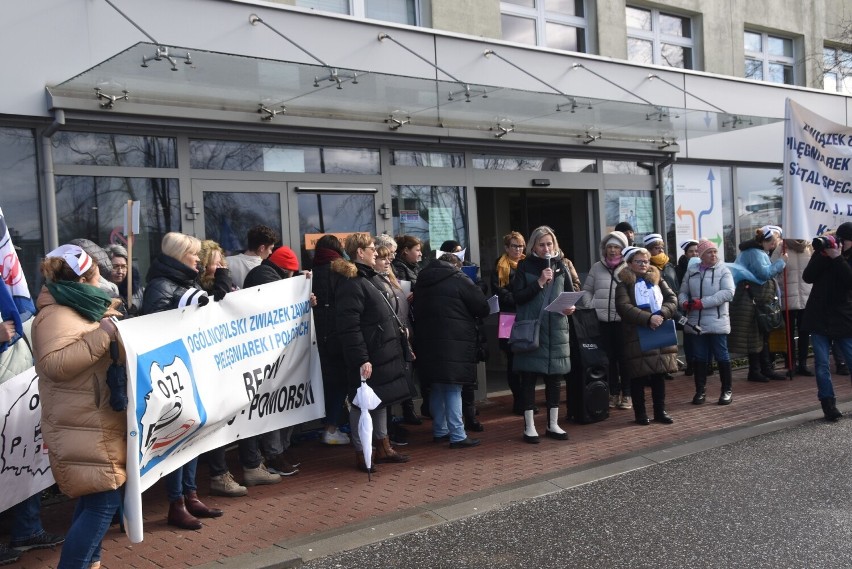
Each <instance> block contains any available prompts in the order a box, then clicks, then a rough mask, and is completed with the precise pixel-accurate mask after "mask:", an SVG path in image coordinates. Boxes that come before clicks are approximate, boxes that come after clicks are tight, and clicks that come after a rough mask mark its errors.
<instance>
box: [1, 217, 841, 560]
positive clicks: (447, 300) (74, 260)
mask: <svg viewBox="0 0 852 569" xmlns="http://www.w3.org/2000/svg"><path fill="white" fill-rule="evenodd" d="M634 238H635V234H634V232H633V228H632V227H631V226H630V224H629V223H627V222H622V223H620V224H618V225H617V226H616V228H615V229H614V230H613V231H608V232H607V233H606V234H605V235H603V237H602V239H601V240H600V259H599V260H597V261H596V262H595V263H594V264H593V265H592V266H591V267H590V269H589V271H588V274H587V276H586V277H585V279H584V280H583V281H582V282H581V279H580V277H579V275H578V272H577V269H576V268H575V266H574V264H573V263H572V261H571V260H570V259H568V258H567V257H566V255H565V252H564V251H563V250H562V249H561V248H560V246H559V242H558V240H557V236H556V234H555V232H554V231H553V229H551V228H550V227H548V226H541V227H538V228H536V229H534V230H533V231H532V232H531V234H530V236H529V239H528V240H527V239H525V237H524V236H523V235H522V234H521V233H519V232H517V231H512V232H510V233H508V234H507V235H505V237H504V238H503V246H504V253H503V255H501V256H500V257H499V258H498V259H497V260H496V261H495V263H494V269H493V272H492V273H491V279H490V283H489V284H490V286H489V284H486V283H484V282H483V281H482V280H481V275H480V273H479V268H478V267H477V266H476V265H473V264H472V263H471V262H470V261H469V260H465V256H466V251H465V250H464V249H463V248H462V245H461V244H460V243H458V242H457V241H453V240H449V241H446V242H444V243H443V244H442V245H441V246H440V248H439V249H437V250H436V251H435V253H434V257H433V258H430V259H429V260H427V261H424V260H423V249H424V243H422V242H421V240H420V239H419V238H417V237H415V236H412V235H400V236H398V237H396V238H391V237H390V236H388V235H384V234H382V235H377V236H373V235H370V234H367V233H353V234H350V235H348V236H347V237H346V238H345V240H343V241H342V242H341V240H340V239H338V237H336V236H334V235H331V234H329V235H324V236H322V237H321V238H320V239H319V240H318V241H317V242H316V245H315V248H314V250H313V258H312V267H311V270H310V271H303V273H304V274H305V276H306V277H307V278H309V279H311V289H312V293H311V298H310V304H311V306H312V310H313V321H314V324H315V326H316V328H315V331H316V340H317V349H318V353H319V361H320V365H321V368H322V376H323V390H324V399H325V409H324V415H325V418H324V427H323V429H322V431H321V436H320V441H321V443H322V444H326V445H352V447H353V450H354V453H355V467H356V468H358V469H360V470H362V471H365V472H369V473H372V472H376V470H377V468H384V466H377V464H378V465H384V464H400V463H406V462H408V461H410V460H412V456H410V455H408V454H403V453H402V452H400V451H399V448H400V447H401V446H404V445H405V444H406V440H405V439H406V436H405V430H404V429H403V428H401V427H400V426H399V424H400V423H405V424H410V425H422V424H423V422H424V419H429V420H431V430H432V436H433V440H434V441H435V442H436V443H445V444H447V445H448V448H450V449H464V448H470V447H475V446H478V445H479V444H480V443H481V441H480V439H478V438H474V437H471V436H469V435H468V431H473V432H481V431H482V430H484V426H483V425H482V424H481V423H480V422H479V421H478V420H477V418H476V416H477V411H476V404H475V390H476V386H477V366H478V364H479V363H480V362H482V361H486V359H487V358H488V354H487V343H488V342H487V339H486V338H485V337H484V334H483V319H484V318H486V317H487V316H488V315H489V314H490V313H493V312H494V310H493V307H492V306H490V305H489V296H491V295H495V296H496V297H497V300H498V303H499V310H500V312H501V314H512V315H514V322H515V324H514V326H513V329H512V333H511V334H507V337H504V338H501V339H500V341H499V346H500V349H501V352H502V353H503V354H505V362H506V383H507V385H508V388H509V389H510V391H511V394H512V409H511V411H512V413H514V414H515V415H518V416H521V417H522V418H523V424H522V429H520V428H519V431H521V432H520V433H519V435H520V437H519V440H522V441H524V442H526V443H530V444H538V443H540V441H541V439H540V437H539V431H538V429H537V428H536V424H535V415H536V414H537V413H539V409H538V407H537V404H536V403H537V402H536V385H537V383H538V381H539V379H541V380H542V382H543V383H544V404H545V408H544V410H545V413H544V415H545V417H544V424H545V428H544V435H545V436H546V437H547V438H551V439H554V440H557V441H566V440H568V433H567V432H566V431H565V429H564V428H563V425H564V424H565V421H564V418H563V420H562V421H560V416H559V408H560V405H559V404H560V397H561V384H562V381H563V379H565V378H566V375H567V374H569V373H570V372H571V370H572V366H577V365H578V363H577V360H576V358H577V354H576V353H572V341H574V342H576V339H575V338H572V334H574V332H573V325H572V316H573V315H574V314H575V312H576V311H577V310H585V311H587V313H588V314H590V315H591V314H593V315H594V318H593V320H595V319H596V320H597V324H598V329H597V331H596V335H597V337H598V338H599V340H600V347H601V349H602V350H603V351H604V353H605V359H606V360H607V361H608V364H609V367H608V376H607V379H608V384H609V390H610V391H609V393H610V398H609V407H610V408H612V409H619V410H630V409H632V410H633V417H634V421H635V423H636V424H638V425H643V426H644V425H649V424H650V423H651V422H652V421H653V422H656V423H660V424H666V425H667V424H672V423H673V422H674V421H675V419H674V418H673V417H672V416H671V415H670V414H669V413H668V412H667V411H666V380H668V379H672V378H673V376H674V374H677V373H679V372H680V371H681V369H680V368H681V366H680V365H679V361H678V354H679V345H678V340H677V336H676V335H675V332H674V330H675V322H677V323H678V324H677V326H678V328H679V329H681V330H682V334H681V338H682V339H681V345H682V347H683V353H684V358H685V366H683V370H682V371H683V372H684V374H685V375H686V376H691V377H692V378H693V380H694V383H695V395H694V397H693V399H692V403H693V404H695V405H701V404H704V403H705V402H706V389H707V380H708V376H710V375H712V373H713V372H712V368H713V362H715V367H716V368H717V369H718V376H719V380H720V390H719V398H718V404H719V405H730V404H731V403H732V402H733V399H734V398H733V386H732V363H731V359H732V358H731V354H732V353H733V354H738V355H743V356H745V357H747V360H748V376H747V379H748V381H753V382H761V383H765V382H769V381H771V380H777V379H787V378H788V377H789V376H790V374H792V373H795V374H798V375H802V376H814V375H815V376H816V383H817V387H818V398H819V400H820V402H821V405H822V408H823V411H824V414H825V417H826V419H827V420H829V421H836V420H837V419H838V418H839V417H840V416H841V415H842V414H841V413H840V411H839V410H838V409H837V407H836V400H835V395H834V391H833V387H832V381H831V372H830V369H829V354H830V352H831V350H832V349H834V350H835V362H836V365H837V366H838V370H837V371H838V373H848V372H847V371H846V370H845V368H840V366H841V365H844V366H845V364H844V362H845V361H849V358H852V335H850V333H849V332H848V331H849V330H852V223H844V224H842V225H840V226H839V227H838V228H837V230H836V231H835V232H829V233H828V234H826V235H824V236H822V237H820V239H822V241H816V240H815V244H816V245H818V251H816V252H815V251H814V247H813V246H812V244H811V243H809V242H807V241H801V240H784V239H783V238H782V230H781V228H780V227H778V226H774V225H768V226H765V227H762V228H760V229H759V230H757V231H756V233H755V235H754V238H753V239H751V240H748V241H746V242H744V243H742V244H740V246H739V248H740V254H739V255H738V256H737V258H736V260H735V261H734V262H733V263H725V262H723V261H721V259H720V255H719V251H718V249H717V244H715V243H714V242H712V241H710V240H707V239H703V238H702V239H697V240H687V241H685V242H683V243H680V244H679V247H680V249H681V250H682V251H683V254H682V255H681V257H680V258H679V259H678V261H677V262H676V263H673V262H672V261H671V260H670V258H669V256H668V254H667V253H666V245H665V240H664V238H663V236H662V235H661V234H658V233H651V234H648V235H645V236H644V237H643V238H642V240H641V243H639V244H637V243H635V242H634ZM246 241H247V247H246V250H245V251H243V252H242V253H239V254H237V255H232V256H226V254H225V251H224V250H223V249H222V247H221V246H220V245H219V244H217V243H216V242H214V241H210V240H207V241H200V240H198V239H197V238H195V237H192V236H190V235H185V234H182V233H177V232H172V233H168V234H166V235H165V236H164V237H163V240H162V243H161V252H160V253H159V254H158V255H157V256H156V258H155V259H154V260H153V262H152V264H151V267H150V269H149V270H148V273H147V275H146V277H145V279H144V280H143V279H142V278H140V277H139V275H137V274H134V275H133V276H132V277H131V280H132V284H129V283H128V267H130V266H132V263H131V259H129V258H128V253H127V250H126V249H125V248H124V247H122V246H120V245H110V246H108V247H106V248H105V249H101V248H100V247H98V246H97V245H96V244H94V243H92V242H91V241H88V240H84V239H82V240H75V241H74V242H71V243H69V244H66V245H63V246H61V247H59V248H57V249H55V250H53V251H51V252H49V253H48V254H47V255H46V256H45V259H44V261H43V262H42V266H41V272H42V276H43V277H44V282H45V285H44V287H43V288H42V290H41V293H40V294H39V296H38V299H37V302H36V306H37V309H38V312H37V314H36V316H35V319H34V320H33V321H32V332H31V338H32V342H31V345H32V353H31V354H30V353H29V352H28V353H27V354H25V355H24V356H23V357H22V356H21V353H20V351H19V350H20V348H21V346H23V345H24V344H23V343H14V342H13V341H12V340H13V338H14V337H15V335H16V334H15V333H16V331H17V329H16V328H15V326H14V322H12V321H11V320H7V318H6V315H5V314H4V315H3V316H4V318H3V320H4V322H3V326H0V348H2V349H0V363H3V364H4V365H5V364H7V363H9V362H10V361H11V359H10V358H11V355H12V354H13V353H14V354H15V358H16V360H15V361H17V362H18V363H19V364H20V365H16V366H14V365H5V367H3V368H0V369H3V373H4V377H3V378H2V379H7V378H9V377H12V376H13V375H15V374H16V373H18V372H20V371H22V370H23V369H24V368H23V367H22V366H24V365H29V364H30V363H34V365H35V367H36V371H37V372H38V374H39V389H40V393H41V402H42V431H43V436H44V441H45V443H46V445H47V447H48V449H49V459H50V463H51V469H52V471H53V475H54V478H55V479H56V482H57V484H58V486H59V489H60V490H61V491H62V493H64V494H65V495H67V496H69V497H72V498H77V499H78V502H77V506H76V510H75V512H74V517H73V520H72V525H71V527H70V529H69V530H68V534H67V536H65V537H64V538H63V537H62V536H56V535H52V534H49V533H47V532H45V531H44V530H43V529H42V528H41V525H40V521H39V506H38V496H34V497H33V498H31V499H29V500H27V501H25V502H22V503H21V504H19V505H18V506H16V507H15V521H14V523H13V532H12V543H11V548H9V547H5V546H3V547H0V564H3V563H7V562H12V561H14V560H16V559H17V558H18V557H19V556H20V555H21V552H22V551H25V550H26V549H30V548H35V547H52V546H55V545H58V544H60V543H62V541H63V539H64V540H65V545H64V547H63V550H62V555H61V559H60V564H59V567H60V568H63V569H64V568H72V567H73V568H97V567H99V566H100V546H101V541H102V539H103V537H104V535H105V533H106V531H107V530H108V528H109V526H110V524H111V523H113V521H114V519H115V518H116V515H117V513H118V512H119V508H120V503H121V493H120V491H121V487H122V486H123V484H124V483H125V481H126V478H127V472H126V437H127V432H126V420H125V417H124V414H123V413H121V412H117V411H115V410H113V409H112V408H111V407H110V404H109V398H108V397H100V396H99V393H98V392H99V391H100V390H103V392H106V387H105V386H106V375H107V368H108V367H109V365H110V363H112V362H113V360H114V359H117V360H119V361H120V360H122V359H123V351H122V350H121V346H120V343H119V342H118V341H117V329H116V326H115V321H114V318H116V317H117V318H131V317H135V316H144V315H147V314H153V313H157V312H162V311H166V310H171V309H175V308H181V307H184V306H186V305H187V304H193V303H195V304H201V305H203V304H205V303H207V302H211V301H212V302H217V301H220V300H222V299H223V298H224V297H225V296H226V295H227V294H229V293H232V292H233V291H235V290H238V289H240V288H253V287H262V286H263V285H265V284H267V283H272V282H275V281H279V280H281V279H286V278H290V277H293V276H294V275H297V274H299V273H300V263H299V258H298V256H297V254H296V253H295V252H294V251H293V250H292V249H290V248H289V247H287V246H286V245H280V244H279V242H280V236H279V235H278V234H277V233H276V232H275V231H274V230H272V229H270V228H268V227H265V226H257V227H254V228H252V229H251V230H249V231H248V234H247V239H246ZM133 271H134V272H135V267H134V268H133ZM785 271H786V272H785ZM782 275H783V277H784V278H780V277H781V276H782ZM782 287H783V288H782ZM566 292H567V293H576V294H577V295H578V297H579V300H578V301H577V302H576V303H575V304H574V305H571V306H567V307H562V308H560V309H558V310H555V311H554V310H548V309H547V307H548V305H550V304H551V303H552V302H554V300H555V299H557V297H560V294H561V293H566ZM777 302H784V303H787V308H789V313H790V316H791V318H790V321H791V327H790V328H788V330H787V333H788V334H797V336H798V338H797V340H796V341H795V342H791V344H792V347H791V349H790V350H789V351H790V353H789V354H788V365H787V366H786V367H788V368H789V369H790V370H791V371H790V372H789V374H784V373H778V371H776V370H775V369H774V361H775V357H774V354H773V353H772V351H771V350H770V345H769V344H770V342H769V340H770V335H771V334H772V333H773V331H772V330H771V329H767V328H766V326H765V325H763V324H762V321H761V314H762V313H763V312H764V309H765V308H766V307H767V306H769V307H771V306H773V303H777ZM590 318H591V316H590ZM521 323H523V324H521ZM522 328H525V329H526V331H525V332H523V334H525V335H524V336H523V337H522V336H521V334H522V332H521V331H520V330H521V329H522ZM516 331H517V334H516ZM649 338H650V340H649ZM661 338H663V340H662V341H658V340H660V339H661ZM649 341H658V342H657V343H656V344H654V345H653V346H651V345H649V344H648V342H649ZM809 343H810V345H812V346H813V351H814V364H815V372H812V371H811V370H810V369H809V368H808V353H809ZM26 345H27V346H29V343H27V344H26ZM15 346H17V347H15ZM116 346H117V347H118V348H119V350H118V352H119V353H118V357H117V358H116V356H115V348H116ZM13 348H14V349H13ZM111 348H112V350H111ZM576 351H577V350H576V349H575V350H574V352H576ZM364 382H366V383H367V384H368V385H369V386H370V387H371V388H372V389H373V391H374V392H375V394H376V395H377V396H378V398H379V400H380V403H379V404H378V406H377V407H376V408H369V409H368V408H365V409H360V408H359V406H358V405H356V404H355V403H354V401H355V394H356V391H357V390H358V388H359V387H360V386H361V385H362V383H364ZM646 387H650V388H651V399H652V414H651V415H650V418H649V415H648V412H647V409H646V404H645V392H646ZM418 397H419V398H420V399H421V400H422V405H421V407H420V415H418V414H417V413H416V412H415V407H414V400H415V399H417V398H418ZM395 405H399V406H400V407H399V408H400V410H401V415H400V417H398V418H395V417H394V414H393V410H394V406H395ZM365 413H366V414H368V415H369V420H370V421H371V422H372V426H373V429H372V440H363V438H362V435H361V434H359V432H358V430H357V429H354V428H353V429H349V428H347V425H353V426H354V425H357V424H358V423H359V421H360V420H361V417H362V414H365ZM293 432H294V426H290V427H287V428H284V429H280V430H275V431H272V432H268V433H265V434H262V435H258V436H255V437H248V438H243V439H240V441H239V442H238V444H237V446H238V456H239V465H240V467H241V468H242V472H241V476H239V477H235V476H234V475H233V474H232V473H231V472H230V471H229V468H228V464H227V461H226V450H227V449H226V448H225V447H222V448H219V449H216V450H213V451H210V452H208V453H206V454H205V455H203V457H202V460H204V461H206V462H207V464H208V465H209V474H210V493H211V494H213V495H219V496H228V497H240V496H245V495H246V494H247V493H248V491H249V490H248V488H249V487H251V486H256V485H265V484H276V483H279V482H281V481H282V479H283V477H287V476H293V475H295V474H297V473H298V472H299V466H300V464H299V461H298V460H297V459H296V458H295V456H294V455H293V454H292V453H291V452H290V443H291V439H292V437H293ZM367 445H369V446H370V447H371V448H374V453H373V460H369V459H368V458H365V453H364V452H363V451H364V449H365V447H366V446H367ZM368 454H369V453H368ZM197 463H198V459H193V460H191V461H189V462H187V463H186V464H184V465H183V466H181V467H180V468H178V469H176V470H175V471H173V472H171V473H170V474H168V475H167V476H166V485H167V494H168V500H169V508H168V514H167V522H168V524H169V525H172V526H174V527H177V528H180V529H185V530H200V529H202V528H203V522H202V521H201V520H203V519H204V518H215V517H219V516H222V515H224V512H223V510H221V509H217V508H211V507H209V506H207V505H205V504H204V502H203V501H202V500H201V499H200V498H199V495H198V486H197V484H196V468H197ZM237 478H240V479H241V482H238V481H237Z"/></svg>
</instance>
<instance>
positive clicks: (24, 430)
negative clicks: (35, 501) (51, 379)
mask: <svg viewBox="0 0 852 569" xmlns="http://www.w3.org/2000/svg"><path fill="white" fill-rule="evenodd" d="M0 408H2V409H3V430H2V432H0V442H2V447H0V462H2V467H0V483H2V488H3V492H2V493H0V512H2V511H5V510H7V509H9V508H11V507H12V506H14V505H15V504H17V503H19V502H22V501H23V500H26V499H27V498H29V497H30V496H32V495H33V494H36V493H37V492H41V491H42V490H44V489H45V488H48V487H50V486H51V485H52V484H53V483H54V480H53V472H51V470H50V462H49V460H48V457H47V450H46V448H45V447H44V439H42V437H41V398H40V397H39V393H38V374H37V373H36V371H35V368H34V367H31V368H30V369H28V370H26V371H24V372H22V373H20V374H18V375H16V376H15V377H13V378H11V379H8V380H6V381H4V382H3V384H2V385H0ZM26 476H30V478H25V477H26Z"/></svg>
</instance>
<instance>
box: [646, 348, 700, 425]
mask: <svg viewBox="0 0 852 569" xmlns="http://www.w3.org/2000/svg"><path fill="white" fill-rule="evenodd" d="M696 363H698V362H696ZM663 377H664V376H663V375H662V374H655V375H652V376H651V400H652V401H653V402H654V422H655V423H663V424H665V425H671V424H672V423H674V419H672V418H671V415H669V414H668V413H666V383H665V380H664V379H663Z"/></svg>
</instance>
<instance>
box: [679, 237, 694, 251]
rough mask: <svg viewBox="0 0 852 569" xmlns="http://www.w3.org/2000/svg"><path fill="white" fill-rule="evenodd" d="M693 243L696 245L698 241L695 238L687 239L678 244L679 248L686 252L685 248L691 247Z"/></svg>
mask: <svg viewBox="0 0 852 569" xmlns="http://www.w3.org/2000/svg"><path fill="white" fill-rule="evenodd" d="M693 245H698V241H696V240H695V239H687V240H686V241H684V242H683V243H681V244H680V248H681V249H683V250H684V252H686V250H687V249H689V248H690V247H692V246H693Z"/></svg>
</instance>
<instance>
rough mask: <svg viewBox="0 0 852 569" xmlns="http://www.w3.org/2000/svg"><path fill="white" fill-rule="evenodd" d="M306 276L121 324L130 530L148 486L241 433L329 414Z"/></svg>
mask: <svg viewBox="0 0 852 569" xmlns="http://www.w3.org/2000/svg"><path fill="white" fill-rule="evenodd" d="M310 292H311V283H310V281H309V280H308V279H307V278H305V276H304V275H299V276H296V277H293V278H290V279H285V280H282V281H278V282H274V283H270V284H267V285H264V286H262V287H253V288H250V289H245V290H240V291H236V292H233V293H229V294H228V295H227V296H225V298H224V299H222V300H221V301H219V302H210V303H209V304H208V305H206V306H197V305H196V306H190V307H187V308H185V309H179V310H170V311H168V312H162V313H159V314H152V315H148V316H143V317H141V318H132V319H130V320H127V321H125V322H120V323H119V324H118V330H119V333H120V335H121V341H122V343H123V344H124V348H125V351H126V353H127V371H128V378H127V379H128V387H127V398H128V408H127V411H128V421H127V423H128V424H127V435H128V436H127V488H126V494H125V501H124V504H125V519H126V521H127V534H128V537H129V538H130V540H131V541H132V542H134V543H137V542H139V541H142V537H143V536H142V492H143V491H145V490H146V489H148V488H150V487H151V485H153V484H154V483H155V482H156V481H157V480H158V479H160V478H161V477H162V476H164V475H166V474H168V473H170V472H172V471H174V470H176V469H177V468H178V467H180V466H182V465H183V464H186V463H187V462H189V461H190V460H191V459H193V458H195V457H197V456H198V455H200V454H202V453H204V452H207V451H209V450H212V449H215V448H218V447H220V446H222V445H225V444H228V443H231V442H233V441H235V440H237V439H242V438H246V437H251V436H254V435H259V434H261V433H265V432H268V431H272V430H274V429H280V428H283V427H287V426H290V425H295V424H298V423H303V422H305V421H310V420H313V419H319V418H321V417H322V416H323V415H324V413H325V404H324V399H323V390H322V374H321V372H320V365H319V355H318V352H317V349H316V342H315V334H314V329H313V325H312V320H311V309H310V302H309V296H310Z"/></svg>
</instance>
